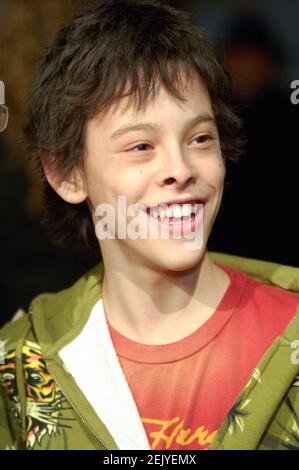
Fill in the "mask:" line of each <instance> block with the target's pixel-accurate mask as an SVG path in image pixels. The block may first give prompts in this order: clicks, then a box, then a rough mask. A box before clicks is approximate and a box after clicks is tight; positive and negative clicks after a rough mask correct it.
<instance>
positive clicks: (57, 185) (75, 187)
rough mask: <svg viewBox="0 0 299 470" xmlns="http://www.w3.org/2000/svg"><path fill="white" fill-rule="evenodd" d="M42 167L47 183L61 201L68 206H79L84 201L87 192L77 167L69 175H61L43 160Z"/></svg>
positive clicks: (81, 174)
mask: <svg viewBox="0 0 299 470" xmlns="http://www.w3.org/2000/svg"><path fill="white" fill-rule="evenodd" d="M47 160H48V159H47ZM42 165H43V169H44V173H45V176H46V178H47V181H48V183H49V184H50V186H51V187H52V188H53V189H54V191H56V193H57V194H59V196H60V197H61V198H62V199H64V200H65V201H66V202H69V203H70V204H80V203H81V202H83V201H85V199H86V198H87V192H86V185H85V178H84V174H83V169H82V168H80V167H79V166H78V167H76V168H74V169H73V170H72V171H71V172H70V173H69V174H67V175H61V173H59V172H58V171H57V170H56V169H55V168H54V166H53V165H51V164H50V163H48V162H45V160H43V163H42Z"/></svg>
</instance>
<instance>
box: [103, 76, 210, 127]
mask: <svg viewBox="0 0 299 470" xmlns="http://www.w3.org/2000/svg"><path fill="white" fill-rule="evenodd" d="M178 91H179V95H180V97H178V96H175V94H174V93H172V92H171V91H170V90H168V89H166V88H165V86H164V85H163V84H162V83H161V82H160V81H159V82H157V84H156V87H155V89H154V91H153V93H151V94H148V96H147V97H146V99H145V100H144V101H143V102H141V103H140V101H138V99H136V96H134V95H129V96H125V97H124V98H120V99H118V100H117V101H115V102H114V103H113V104H111V105H109V106H106V108H105V109H103V111H102V112H100V113H99V114H98V115H97V116H96V117H95V119H94V123H95V124H96V125H97V124H98V125H101V127H110V126H111V125H114V124H119V123H121V122H123V121H127V120H128V119H129V120H130V121H132V120H134V121H136V122H138V121H139V120H142V119H144V117H149V116H150V117H151V118H154V119H156V120H159V119H163V116H166V117H167V115H168V114H170V115H171V113H172V112H173V111H174V109H176V110H178V112H181V113H182V114H183V113H185V114H188V113H189V114H192V113H194V114H196V113H198V112H203V113H205V112H206V113H209V114H211V115H213V111H212V103H211V99H210V96H209V92H208V89H207V87H206V85H205V83H204V82H203V80H202V79H201V78H200V77H199V76H195V75H192V76H189V78H188V79H186V77H183V78H182V81H181V83H180V86H179V89H178Z"/></svg>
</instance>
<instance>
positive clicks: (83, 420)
mask: <svg viewBox="0 0 299 470" xmlns="http://www.w3.org/2000/svg"><path fill="white" fill-rule="evenodd" d="M48 362H49V360H48V361H47V365H48ZM48 370H49V372H50V374H51V375H52V377H53V379H54V380H55V382H56V384H57V385H58V386H59V388H60V390H61V391H62V393H63V395H64V396H65V398H66V399H67V400H68V402H69V403H70V405H71V406H72V407H73V409H74V410H75V412H76V413H77V415H78V416H79V418H80V419H81V421H82V423H83V424H84V425H85V427H86V428H87V430H88V431H89V432H90V434H91V435H92V436H93V437H95V438H96V440H98V441H99V442H100V443H101V444H102V446H103V447H105V449H107V450H109V447H108V446H107V444H106V443H105V442H104V441H103V440H102V439H101V437H100V436H99V435H98V433H97V432H96V431H95V430H94V429H93V428H92V427H91V426H90V424H89V423H88V422H87V421H86V419H85V418H84V417H83V416H82V415H81V413H80V411H79V410H78V408H77V407H76V406H75V405H74V403H73V402H72V400H71V399H70V396H69V395H68V394H67V393H65V390H64V388H63V387H62V386H61V384H60V383H59V381H58V380H57V378H56V376H55V374H53V371H52V370H51V368H50V367H48Z"/></svg>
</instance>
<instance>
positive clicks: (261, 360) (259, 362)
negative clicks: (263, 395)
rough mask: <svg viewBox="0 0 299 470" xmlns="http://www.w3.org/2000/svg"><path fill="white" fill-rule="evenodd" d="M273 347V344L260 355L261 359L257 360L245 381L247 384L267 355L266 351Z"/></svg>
mask: <svg viewBox="0 0 299 470" xmlns="http://www.w3.org/2000/svg"><path fill="white" fill-rule="evenodd" d="M272 345H273V342H272V344H271V345H270V346H269V347H268V349H267V350H266V351H265V352H264V354H263V355H262V357H261V358H260V359H259V361H258V363H257V364H256V366H255V367H254V369H253V370H252V372H251V374H250V375H249V379H248V380H247V384H248V383H249V382H250V380H251V379H252V377H253V374H254V373H255V371H256V369H258V368H259V366H260V364H261V363H262V362H263V360H264V358H265V356H266V355H267V353H268V351H269V350H270V349H271V347H272Z"/></svg>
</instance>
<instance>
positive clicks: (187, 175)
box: [159, 149, 197, 186]
mask: <svg viewBox="0 0 299 470" xmlns="http://www.w3.org/2000/svg"><path fill="white" fill-rule="evenodd" d="M190 158H191V157H190V155H188V154H187V155H185V154H184V152H183V150H181V149H176V150H171V151H169V152H167V154H166V153H164V154H163V155H162V156H161V159H162V162H163V164H162V165H161V168H160V171H159V185H160V186H164V185H170V184H175V183H176V185H177V186H183V185H186V184H187V183H190V182H194V181H195V180H196V177H197V169H196V167H195V166H194V165H193V164H192V162H191V160H190Z"/></svg>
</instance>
